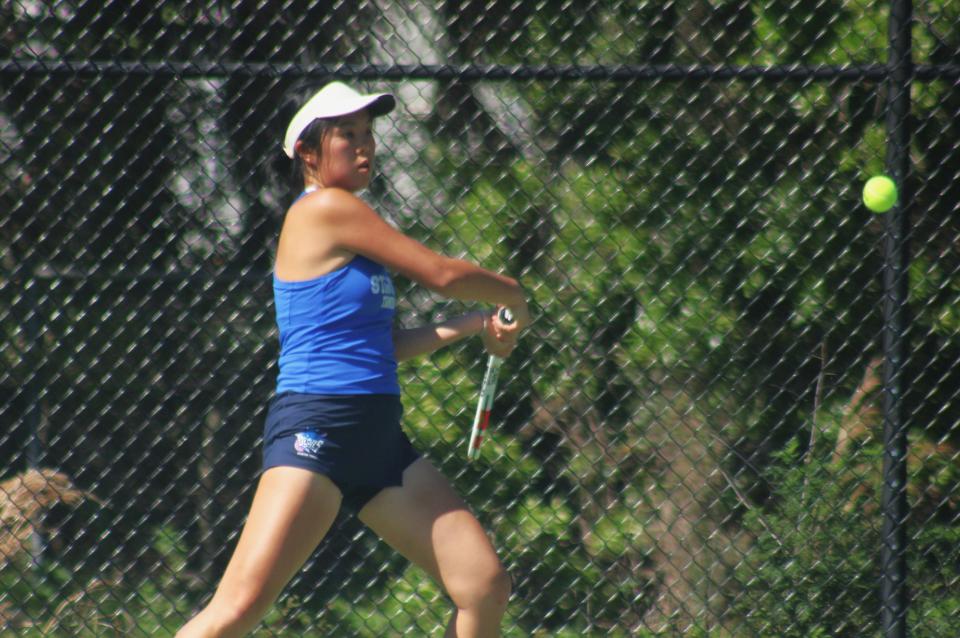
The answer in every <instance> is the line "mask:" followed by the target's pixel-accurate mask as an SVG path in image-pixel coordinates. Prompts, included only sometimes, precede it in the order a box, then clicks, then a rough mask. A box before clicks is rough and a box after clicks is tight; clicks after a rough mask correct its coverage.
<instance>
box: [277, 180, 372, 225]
mask: <svg viewBox="0 0 960 638" xmlns="http://www.w3.org/2000/svg"><path fill="white" fill-rule="evenodd" d="M290 214H291V215H294V216H297V217H302V218H303V219H304V221H307V222H308V223H312V224H319V225H327V224H331V223H334V224H337V223H342V222H343V220H344V219H345V218H347V217H355V216H356V215H358V214H359V215H364V216H366V215H371V214H372V215H376V212H374V211H373V209H372V208H370V206H369V205H367V203H366V202H364V201H363V200H362V199H360V198H359V197H357V196H356V195H354V194H353V193H351V192H350V191H346V190H343V189H341V188H321V189H320V190H317V191H314V192H312V193H310V194H308V195H306V196H305V197H303V198H301V199H300V201H298V202H297V203H296V204H294V205H293V206H291V207H290Z"/></svg>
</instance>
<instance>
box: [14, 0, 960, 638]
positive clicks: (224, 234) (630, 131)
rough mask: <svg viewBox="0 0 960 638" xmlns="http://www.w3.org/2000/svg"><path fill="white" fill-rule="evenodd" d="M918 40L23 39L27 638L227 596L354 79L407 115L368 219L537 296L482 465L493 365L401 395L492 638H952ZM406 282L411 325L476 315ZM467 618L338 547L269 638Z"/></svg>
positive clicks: (201, 13) (626, 3) (20, 249)
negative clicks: (477, 430)
mask: <svg viewBox="0 0 960 638" xmlns="http://www.w3.org/2000/svg"><path fill="white" fill-rule="evenodd" d="M895 7H896V11H895V12H894V19H893V20H891V11H890V7H889V6H888V5H887V4H886V3H872V2H865V1H849V0H848V1H831V0H824V1H821V2H817V3H812V4H809V3H808V4H804V3H800V2H797V1H796V0H790V1H786V0H759V1H745V0H739V1H730V2H708V1H707V0H693V1H691V2H685V3H680V2H645V1H639V0H634V1H631V0H611V1H599V0H597V1H591V2H573V1H572V0H543V1H541V2H537V3H522V2H508V1H505V0H446V1H442V2H437V3H427V2H417V1H415V0H398V1H396V2H390V1H388V0H366V1H364V2H359V3H354V2H335V3H317V2H308V1H306V0H288V1H286V2H283V3H257V2H246V1H242V0H233V1H229V2H228V1H216V2H215V1H212V0H195V1H190V0H183V1H173V0H165V1H163V2H160V3H155V2H150V3H148V2H139V1H135V2H114V1H107V2H92V1H86V2H85V1H82V0H77V1H75V2H52V1H43V0H13V1H12V2H6V3H3V5H2V6H0V83H2V101H0V123H2V126H0V135H2V138H0V149H2V153H0V171H2V177H0V206H2V209H0V210H2V217H0V248H2V263H0V326H2V330H3V340H2V342H0V357H2V361H3V367H2V369H0V463H2V465H0V468H2V474H0V479H2V482H0V580H2V583H3V586H2V587H0V626H2V627H3V630H2V633H3V635H11V636H12V635H17V636H112V635H118V636H119V635H122V636H161V635H172V634H173V633H175V631H176V629H177V628H178V627H179V626H181V625H182V624H183V622H184V621H185V620H186V619H187V618H189V617H190V616H191V615H192V614H193V613H195V611H196V610H197V609H198V608H200V607H201V606H202V605H203V604H204V602H205V601H206V600H208V598H209V596H210V595H211V594H212V592H213V589H214V587H215V585H216V583H217V582H218V580H219V577H220V575H221V574H222V570H223V568H224V565H225V562H226V560H227V559H228V558H229V555H230V552H231V551H232V547H233V545H234V543H235V541H236V539H237V535H238V533H239V530H240V528H241V525H242V523H243V519H244V516H245V514H246V512H247V508H248V506H249V502H250V498H251V495H252V487H253V486H254V484H255V480H256V476H257V472H258V470H259V462H260V456H259V455H260V443H261V441H260V437H261V433H262V427H263V420H264V416H265V409H266V405H267V402H268V400H269V398H270V396H271V394H272V392H273V385H274V381H275V376H276V368H275V364H276V355H277V345H276V343H277V335H276V330H275V325H274V320H273V307H272V303H273V301H272V296H271V290H270V273H271V266H272V259H271V257H272V251H273V249H274V242H275V239H276V236H277V233H278V230H279V224H280V222H281V220H282V216H283V213H284V210H285V208H286V206H287V205H288V203H289V202H290V201H291V198H292V196H293V195H294V193H295V189H296V186H295V185H293V184H292V183H291V182H290V179H289V168H288V167H287V166H286V164H285V163H284V161H283V160H285V158H283V156H282V154H281V152H280V146H281V139H282V134H283V131H284V129H285V127H286V122H287V121H288V119H289V117H290V115H291V105H292V104H294V103H295V98H296V96H299V95H301V94H302V92H303V90H305V89H308V88H311V87H312V88H316V87H318V86H320V85H321V84H322V83H323V82H324V81H326V80H328V79H331V78H334V77H339V78H342V79H345V80H346V81H348V82H350V83H352V84H354V85H355V86H357V87H359V88H365V89H376V90H389V91H392V92H395V93H396V94H397V96H398V99H399V106H398V108H397V110H396V111H394V112H393V113H391V114H390V115H389V116H386V117H384V118H381V119H380V120H378V122H377V124H376V133H377V139H378V147H379V153H378V156H379V167H380V168H379V171H378V175H377V177H376V178H375V180H374V182H373V184H372V186H371V187H370V188H369V189H368V191H366V192H365V197H366V199H367V200H368V201H370V202H371V203H372V204H374V205H375V207H376V208H377V209H378V210H379V211H381V212H382V213H383V214H384V215H385V216H386V217H388V218H389V219H390V220H391V221H392V222H393V223H395V224H396V225H397V226H398V227H400V228H401V229H403V230H404V231H405V232H407V233H409V234H411V235H413V236H415V237H417V238H419V239H421V240H422V241H423V242H425V243H426V244H427V245H428V246H430V247H432V248H434V249H436V250H438V251H440V252H443V253H446V254H452V255H463V256H469V257H470V258H472V259H474V260H476V261H478V262H479V263H481V264H483V265H485V266H487V267H490V268H493V269H499V270H503V271H504V272H507V273H510V274H512V275H516V276H518V277H519V278H520V279H521V280H522V282H523V283H524V284H525V286H526V287H527V288H528V289H529V290H530V291H531V294H532V297H533V306H534V313H535V321H534V324H533V325H532V326H531V328H530V329H529V330H528V332H527V334H526V336H525V338H524V339H523V340H522V343H521V346H520V347H519V348H518V351H517V352H516V353H515V354H514V355H513V356H511V357H510V358H509V359H508V360H507V362H506V363H505V366H504V370H503V372H502V373H501V384H500V389H499V393H498V396H497V400H496V404H495V409H494V423H493V424H492V426H491V429H492V432H491V436H490V438H489V440H488V441H487V442H486V443H485V444H484V448H483V450H482V455H481V459H480V461H479V462H475V463H472V464H467V463H466V456H465V441H466V435H467V432H468V430H469V425H470V421H471V418H472V413H473V409H474V406H475V401H476V396H477V388H478V385H479V382H480V378H481V375H482V373H483V365H482V364H483V360H484V359H483V356H482V352H481V347H480V345H479V343H475V342H463V343H460V344H457V345H456V346H453V347H451V348H449V349H447V350H444V351H440V352H438V353H436V354H435V355H433V356H431V357H428V358H424V359H421V360H417V361H414V362H410V363H405V364H403V365H402V367H401V381H402V383H403V384H404V395H403V400H404V404H405V407H406V413H405V427H406V430H407V432H408V434H409V436H410V437H411V439H412V440H413V441H414V442H415V444H416V445H417V446H418V447H419V449H420V450H421V451H423V452H424V454H425V455H427V456H428V457H429V458H430V459H431V460H432V461H433V462H434V463H435V464H436V465H437V466H438V467H440V468H441V469H442V470H443V471H444V472H445V473H446V475H447V476H449V477H450V478H451V480H452V482H453V483H454V485H455V486H456V487H457V489H458V490H459V491H460V492H461V494H462V495H463V496H464V498H465V499H466V500H467V502H468V503H469V504H470V506H471V507H472V508H473V509H474V510H475V512H476V513H477V515H478V517H479V518H480V519H481V521H482V522H483V523H484V525H485V526H486V528H487V529H488V530H489V533H490V535H491V537H492V539H493V541H494V543H495V545H496V546H497V548H498V550H499V551H500V553H501V556H502V559H503V560H504V563H505V565H506V566H507V568H508V569H509V571H510V572H511V575H512V577H513V581H514V585H513V595H512V599H511V603H510V607H509V610H508V614H507V618H506V621H505V625H504V634H505V635H507V636H580V635H591V636H592V635H609V636H627V635H631V636H643V635H684V636H701V635H702V636H706V635H713V636H819V635H837V636H854V635H856V636H873V635H881V634H886V635H906V633H908V632H909V633H911V634H914V635H918V636H955V635H958V633H960V620H958V619H960V549H958V548H960V543H958V541H960V518H958V516H960V458H958V455H960V399H958V392H960V366H958V365H957V362H958V360H960V310H958V309H960V250H958V247H960V214H958V213H960V211H958V204H957V202H958V201H960V145H958V141H957V140H958V139H960V130H958V129H960V87H958V78H960V71H958V68H960V67H958V64H960V3H957V2H954V1H952V0H941V1H937V2H928V3H923V5H922V6H918V7H915V8H912V13H911V7H910V4H909V3H903V2H901V3H898V4H896V5H895ZM897 11H899V13H897ZM898 20H899V26H898V23H897V21H898ZM903 26H906V28H907V29H906V31H904V30H901V31H899V33H901V34H902V33H904V32H906V33H907V34H908V35H910V36H912V41H911V40H908V41H907V42H906V44H907V45H908V46H909V49H906V50H903V49H901V50H900V53H899V55H900V56H901V57H899V58H897V57H896V55H894V54H893V53H891V52H892V51H893V43H894V42H895V40H896V38H891V35H892V34H894V33H895V32H897V29H899V28H901V27H903ZM904 53H905V56H906V57H903V54H904ZM898 59H899V60H903V59H906V60H912V65H907V66H899V67H898V66H897V64H898V63H897V60H898ZM898 69H899V70H900V71H902V72H903V73H901V76H902V77H906V78H907V83H906V84H904V83H902V82H901V83H900V84H897V82H895V81H894V79H895V76H896V71H897V70H898ZM897 92H899V93H900V95H899V97H900V98H907V100H908V113H909V116H903V117H901V118H900V119H899V120H898V119H897V118H895V117H894V118H891V117H889V115H890V113H891V110H890V105H891V104H892V103H893V100H894V99H896V98H897V97H898V96H897V95H895V94H896V93H897ZM901 127H902V128H901ZM907 133H909V136H906V134H907ZM893 139H901V140H903V141H905V144H903V145H900V146H899V147H898V146H897V145H893V146H891V140H893ZM898 167H906V169H905V170H904V171H902V172H901V169H900V168H898ZM885 171H892V172H893V174H894V176H895V177H897V178H898V181H899V182H900V183H901V199H900V203H899V204H898V206H897V207H895V209H894V210H893V211H891V212H889V213H887V214H886V215H877V214H874V213H871V212H869V211H868V210H867V209H866V208H865V207H864V206H863V204H862V203H861V202H860V192H859V189H860V185H861V184H862V183H863V180H864V179H865V177H867V176H869V175H872V174H878V173H883V172H885ZM898 229H899V230H901V231H902V232H899V233H898V232H896V231H897V230H898ZM891 250H892V252H891ZM898 255H900V256H902V258H903V259H904V260H906V259H908V260H909V261H908V262H906V261H904V262H901V263H900V265H903V263H906V266H905V267H904V268H903V270H902V272H903V277H902V278H900V279H898V278H897V273H899V272H901V271H900V270H898V269H897V263H896V260H897V259H899V258H900V257H898ZM885 273H886V275H887V276H888V279H887V280H886V281H885V279H884V274H885ZM891 273H892V275H891ZM890 277H892V278H890ZM891 282H892V284H893V285H890V284H891ZM397 283H398V285H399V299H400V301H401V303H400V305H399V308H398V315H399V321H400V322H401V323H402V324H405V325H415V324H419V323H422V322H427V321H431V320H434V319H435V318H438V317H442V316H444V315H447V314H450V313H454V312H458V311H459V310H460V309H461V307H462V306H464V304H460V303H458V302H450V301H447V300H444V299H441V298H439V297H437V296H435V295H433V294H431V293H429V292H427V291H425V290H423V289H420V288H417V287H414V286H411V285H409V282H406V281H404V280H402V279H399V278H398V280H397ZM897 289H899V290H905V291H906V292H905V293H904V294H905V298H903V299H901V298H899V297H897V296H896V295H895V294H894V293H895V291H896V290H897ZM891 295H893V296H892V297H891ZM885 300H886V302H887V304H888V310H887V311H885V310H884V302H885ZM474 341H476V340H474ZM891 353H893V355H894V356H893V357H891ZM885 429H886V433H885V432H884V430H885ZM902 436H906V437H907V441H908V445H907V446H906V450H907V454H906V456H905V458H904V456H903V455H902V454H900V453H899V452H898V450H899V449H900V448H899V447H898V445H899V442H900V440H901V438H902ZM885 462H886V463H887V464H888V466H887V468H886V469H885V468H884V463H885ZM898 472H901V474H898ZM903 472H905V474H903ZM897 476H903V477H905V482H904V481H898V480H897V478H896V477H897ZM884 477H887V480H884ZM901 498H905V499H906V507H907V509H905V510H900V509H897V507H896V505H897V503H898V502H900V499H901ZM885 521H887V526H885ZM891 525H892V527H891ZM898 535H899V536H898ZM897 538H900V539H902V540H903V541H906V545H905V546H904V545H903V543H902V542H900V543H897V542H895V539H897ZM891 539H894V540H891ZM894 600H901V601H907V603H908V604H907V605H906V607H898V606H897V604H895V603H894V602H891V601H894ZM449 612H450V604H449V603H448V600H447V598H446V596H445V594H444V593H443V591H442V590H441V589H440V588H439V587H438V586H437V584H436V583H433V582H432V581H431V580H430V579H429V578H428V577H427V576H426V575H425V574H424V573H422V572H420V571H419V570H417V569H416V568H414V567H411V566H410V565H408V564H407V563H406V562H405V561H404V560H403V559H402V558H400V557H399V556H397V555H396V554H395V553H394V552H392V551H391V550H389V549H388V548H386V547H385V546H384V545H383V544H382V543H381V542H380V541H379V540H378V539H377V538H375V537H374V536H373V535H372V534H371V533H370V532H368V531H367V530H366V529H365V528H364V527H363V526H362V524H360V523H359V522H358V521H357V520H356V519H355V518H354V517H352V516H349V515H347V514H344V515H342V516H341V517H340V518H339V519H338V521H337V523H336V524H335V526H334V529H333V530H332V531H331V533H330V534H329V535H328V537H327V538H326V539H325V540H324V541H323V543H322V544H321V545H320V547H319V548H318V549H317V551H316V553H315V554H314V555H313V556H312V558H311V559H310V560H309V561H308V563H307V565H306V566H305V568H304V569H303V571H302V572H301V573H300V574H299V575H298V576H297V577H296V578H295V579H294V580H293V582H292V583H291V584H290V585H289V586H288V587H287V589H286V590H285V591H284V594H283V595H282V597H281V599H280V600H279V601H278V602H277V604H276V605H275V607H274V608H273V609H272V611H271V612H270V613H269V615H268V616H267V617H266V619H265V620H264V622H263V624H262V625H261V626H260V628H259V629H258V630H257V631H258V633H257V635H264V636H326V635H336V636H383V635H400V634H411V635H440V634H441V633H442V631H443V627H444V626H445V623H446V622H447V618H448V616H449Z"/></svg>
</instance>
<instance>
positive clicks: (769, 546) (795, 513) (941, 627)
mask: <svg viewBox="0 0 960 638" xmlns="http://www.w3.org/2000/svg"><path fill="white" fill-rule="evenodd" d="M827 451H828V450H827ZM823 452H824V448H820V449H819V451H818V452H817V453H815V454H813V455H810V456H805V455H803V454H801V453H800V451H799V446H798V445H797V444H796V443H795V442H793V443H791V444H789V445H787V446H786V447H785V448H784V449H783V451H782V452H780V453H778V454H777V455H776V459H775V464H774V465H773V466H772V467H771V469H770V471H769V473H768V476H767V480H768V482H769V483H770V484H771V485H772V486H773V489H772V494H771V496H770V499H769V501H768V503H767V504H766V505H764V506H757V507H756V508H754V509H751V510H750V511H749V512H748V513H747V514H746V515H745V517H744V529H745V531H747V532H748V533H750V534H751V535H753V536H754V537H755V542H754V543H753V545H752V547H751V551H750V553H749V555H748V556H747V557H746V559H745V560H744V561H743V563H742V564H741V565H739V566H738V569H737V571H736V578H737V581H738V582H739V583H740V585H741V586H742V588H743V590H742V593H741V594H739V595H738V596H737V598H736V603H735V605H734V610H735V612H736V613H737V614H738V615H739V616H741V618H742V624H743V626H744V627H746V628H749V629H750V630H752V631H754V632H757V633H759V634H762V635H777V636H787V637H789V636H797V637H801V636H803V637H806V636H878V635H880V629H881V627H880V614H879V613H878V611H877V610H879V609H880V582H881V571H880V548H881V547H882V539H881V536H880V530H881V526H882V516H881V512H880V510H879V508H878V506H877V500H878V497H877V495H878V493H879V491H878V486H879V478H880V477H879V471H878V468H879V466H880V461H881V449H880V447H879V446H878V445H876V444H871V445H869V446H867V447H864V448H862V449H861V451H860V453H859V454H858V457H857V458H858V462H857V463H856V464H853V463H852V462H851V460H849V459H848V460H846V461H844V462H841V463H838V462H836V461H834V460H833V459H831V458H829V454H825V453H823ZM914 480H917V481H918V482H922V479H920V478H916V479H914ZM957 540H958V531H957V528H956V527H955V526H952V525H949V524H947V525H944V524H940V523H936V522H932V521H930V522H924V523H923V526H922V528H920V529H919V530H918V532H917V533H916V534H914V535H913V537H912V538H911V540H910V542H909V545H908V553H909V556H908V564H909V567H908V572H909V574H910V576H909V578H910V582H911V590H912V597H911V598H912V603H911V607H910V612H909V617H908V620H909V625H910V627H911V628H912V629H911V633H916V634H917V635H929V636H947V635H952V633H953V632H955V631H956V628H957V625H956V615H955V613H956V610H957V609H958V608H960V593H958V592H957V589H956V587H955V584H956V582H957V581H958V579H960V568H958V565H957V563H956V561H955V560H942V559H943V558H944V557H947V556H955V555H956V547H957V545H956V541H957ZM934 556H937V557H939V558H937V559H933V557H934Z"/></svg>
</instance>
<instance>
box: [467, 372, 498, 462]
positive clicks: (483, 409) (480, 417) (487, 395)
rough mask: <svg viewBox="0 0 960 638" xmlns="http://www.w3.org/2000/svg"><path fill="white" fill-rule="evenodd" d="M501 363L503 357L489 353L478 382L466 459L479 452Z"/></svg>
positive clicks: (488, 421) (472, 457)
mask: <svg viewBox="0 0 960 638" xmlns="http://www.w3.org/2000/svg"><path fill="white" fill-rule="evenodd" d="M502 363H503V359H501V358H500V357H497V356H494V355H490V357H489V358H488V359H487V369H486V371H485V372H484V374H483V382H482V383H481V384H480V397H479V399H478V401H477V412H476V414H475V415H474V418H473V427H472V428H471V431H470V439H469V441H468V442H467V460H470V461H472V460H473V459H475V458H477V455H478V454H479V452H480V444H481V443H482V442H483V435H484V434H485V433H486V430H487V426H488V425H489V423H490V410H491V409H492V408H493V398H494V394H495V393H496V391H497V377H498V376H499V373H500V365H501V364H502Z"/></svg>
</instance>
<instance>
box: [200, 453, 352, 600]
mask: <svg viewBox="0 0 960 638" xmlns="http://www.w3.org/2000/svg"><path fill="white" fill-rule="evenodd" d="M340 500H341V496H340V490H339V489H338V488H337V486H336V485H334V484H333V482H332V481H331V480H330V479H328V478H327V477H325V476H323V475H320V474H316V473H314V472H310V471H308V470H304V469H301V468H294V467H274V468H271V469H269V470H267V471H265V472H264V473H263V475H262V476H261V478H260V483H259V485H258V486H257V492H256V494H255V496H254V498H253V504H252V505H251V507H250V514H249V515H248V516H247V521H246V523H245V524H244V526H243V532H242V533H241V534H240V540H239V541H238V542H237V547H236V549H235V550H234V553H233V556H232V557H231V558H230V562H229V563H228V565H227V569H226V571H225V573H224V575H223V579H222V580H221V583H220V586H219V587H218V588H217V592H216V594H215V596H214V602H217V601H218V600H219V601H224V602H229V603H233V604H235V603H236V601H240V600H242V601H250V599H251V598H253V599H255V600H256V602H258V603H266V604H269V603H271V602H272V601H273V600H274V599H275V598H276V597H277V596H278V595H279V594H280V591H281V590H282V589H283V587H284V586H285V585H286V584H287V582H288V581H289V580H290V579H291V578H292V577H293V575H294V574H295V573H296V572H297V571H298V570H299V569H300V568H301V567H302V566H303V564H304V562H306V560H307V558H309V557H310V554H311V553H312V552H313V551H314V549H316V547H317V545H318V544H319V543H320V541H321V540H323V537H324V535H326V533H327V531H328V530H329V529H330V526H331V525H332V524H333V521H334V519H335V518H336V515H337V512H338V510H339V508H340Z"/></svg>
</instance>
